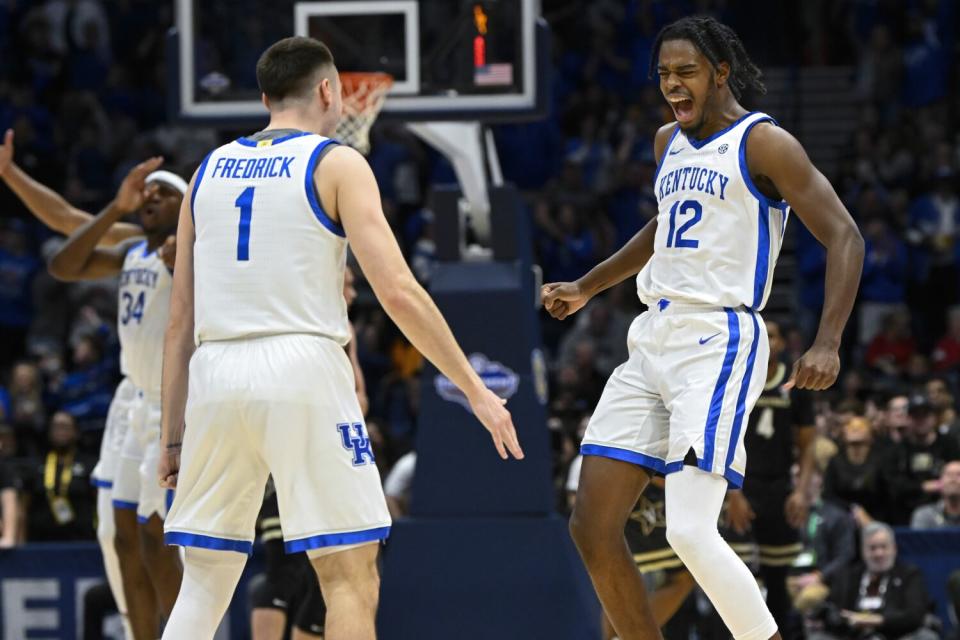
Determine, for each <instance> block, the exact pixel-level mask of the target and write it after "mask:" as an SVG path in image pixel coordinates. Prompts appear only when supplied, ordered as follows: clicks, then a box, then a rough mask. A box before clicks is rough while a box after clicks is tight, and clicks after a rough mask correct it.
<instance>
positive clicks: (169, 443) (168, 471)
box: [157, 173, 197, 489]
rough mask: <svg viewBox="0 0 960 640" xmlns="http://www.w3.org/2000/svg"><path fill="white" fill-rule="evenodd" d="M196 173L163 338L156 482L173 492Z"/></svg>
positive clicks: (187, 350) (183, 401)
mask: <svg viewBox="0 0 960 640" xmlns="http://www.w3.org/2000/svg"><path fill="white" fill-rule="evenodd" d="M196 179H197V175H196V173H194V175H193V178H191V179H190V186H189V187H188V189H187V195H186V196H185V197H184V198H183V202H182V203H181V204H180V219H179V221H178V222H177V258H176V266H175V267H174V269H173V288H172V289H171V292H170V319H169V320H167V331H166V333H165V334H164V336H163V373H162V375H161V382H160V462H159V464H158V467H157V480H158V481H159V483H160V486H161V487H165V488H167V489H175V488H176V486H177V474H178V473H179V472H180V449H181V446H182V444H183V430H184V418H183V416H184V413H185V411H186V408H187V375H188V372H189V364H190V357H191V356H192V355H193V351H194V349H195V348H196V346H195V345H194V341H193V242H194V240H195V239H196V234H195V233H194V228H193V216H192V215H191V205H190V196H189V194H191V193H193V183H194V181H195V180H196Z"/></svg>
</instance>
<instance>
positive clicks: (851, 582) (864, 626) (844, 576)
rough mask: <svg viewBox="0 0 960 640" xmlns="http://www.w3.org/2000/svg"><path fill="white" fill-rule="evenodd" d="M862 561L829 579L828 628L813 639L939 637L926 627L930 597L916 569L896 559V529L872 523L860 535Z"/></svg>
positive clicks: (923, 639) (922, 639)
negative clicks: (894, 531)
mask: <svg viewBox="0 0 960 640" xmlns="http://www.w3.org/2000/svg"><path fill="white" fill-rule="evenodd" d="M860 551H861V554H862V556H863V563H862V564H861V563H857V564H855V565H853V566H851V567H848V568H845V569H843V570H841V571H838V572H837V573H835V574H834V575H833V577H832V578H831V580H830V581H829V582H828V583H827V585H828V587H829V588H830V595H829V596H828V598H827V606H826V607H824V608H823V609H822V610H821V616H822V618H821V619H822V621H823V625H824V628H825V629H824V631H823V632H819V633H813V634H811V635H810V636H809V637H810V638H811V640H823V639H827V638H866V637H872V636H878V637H880V638H890V639H891V640H892V639H894V638H904V637H905V636H909V637H910V638H911V639H912V640H927V639H930V640H936V639H937V638H938V636H937V634H936V633H935V632H934V631H932V630H930V629H925V628H924V626H923V625H924V620H925V618H926V614H927V608H928V606H929V603H930V597H929V595H928V594H927V588H926V585H925V584H924V581H923V574H922V573H920V569H918V568H917V567H915V566H913V565H910V564H906V563H901V562H897V544H896V539H895V537H894V534H893V529H891V528H890V526H889V525H886V524H883V523H881V522H873V523H871V524H869V525H867V526H866V527H864V529H863V533H862V535H861V548H860Z"/></svg>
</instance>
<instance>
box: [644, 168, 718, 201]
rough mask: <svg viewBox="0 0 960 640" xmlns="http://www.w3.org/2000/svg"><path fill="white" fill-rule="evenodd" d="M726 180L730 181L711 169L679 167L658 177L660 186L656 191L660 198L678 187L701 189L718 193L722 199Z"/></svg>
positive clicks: (714, 193) (710, 192)
mask: <svg viewBox="0 0 960 640" xmlns="http://www.w3.org/2000/svg"><path fill="white" fill-rule="evenodd" d="M728 182H730V178H728V177H727V176H725V175H723V174H722V173H720V172H719V171H714V170H713V169H706V168H704V167H681V168H679V169H674V170H673V171H671V172H670V173H668V174H667V175H665V176H663V177H662V178H660V186H659V188H658V189H657V191H658V192H659V195H660V199H661V200H663V198H664V197H665V196H668V195H670V194H671V193H673V192H675V191H677V190H679V189H689V190H695V191H702V192H703V193H709V194H710V195H712V196H714V195H718V194H719V196H720V199H721V200H724V199H725V198H724V192H725V191H726V190H727V183H728Z"/></svg>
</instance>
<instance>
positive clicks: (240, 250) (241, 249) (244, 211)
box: [233, 187, 256, 261]
mask: <svg viewBox="0 0 960 640" xmlns="http://www.w3.org/2000/svg"><path fill="white" fill-rule="evenodd" d="M255 188H256V187H247V188H246V189H244V190H243V193H241V194H240V196H239V197H238V198H237V201H236V202H234V203H233V204H234V206H237V207H240V233H239V234H238V236H237V260H240V261H246V260H249V259H250V219H251V218H253V190H254V189H255Z"/></svg>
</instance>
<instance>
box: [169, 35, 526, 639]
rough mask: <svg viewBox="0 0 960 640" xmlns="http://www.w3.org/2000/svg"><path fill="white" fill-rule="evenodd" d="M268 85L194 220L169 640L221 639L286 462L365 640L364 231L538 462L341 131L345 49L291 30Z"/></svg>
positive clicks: (469, 388)
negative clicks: (359, 323)
mask: <svg viewBox="0 0 960 640" xmlns="http://www.w3.org/2000/svg"><path fill="white" fill-rule="evenodd" d="M257 80H258V83H259V85H260V89H261V91H262V94H263V103H264V105H265V106H266V107H267V109H268V110H269V112H270V123H269V126H268V127H267V128H266V129H265V130H263V131H261V132H259V133H256V134H254V135H252V136H250V137H247V138H240V139H239V140H236V141H235V142H231V143H229V144H227V145H224V146H222V147H220V148H218V149H215V150H214V151H213V152H211V154H210V155H209V156H208V157H207V158H206V159H205V160H204V161H203V163H202V164H201V166H200V168H199V169H198V170H197V172H196V174H195V176H194V178H193V185H192V187H191V189H192V191H191V197H190V198H189V199H188V200H185V202H184V206H183V207H182V208H181V212H180V226H179V230H178V235H177V266H176V270H175V271H174V287H173V306H172V307H171V315H170V324H169V327H168V329H167V334H166V346H165V352H164V359H163V366H164V372H163V440H162V442H163V446H164V450H165V451H166V453H167V455H166V456H164V458H162V460H161V464H160V467H159V468H158V475H159V477H160V480H161V482H163V483H164V485H165V486H170V487H172V486H176V487H177V492H176V497H175V499H174V502H173V507H172V508H171V511H170V516H169V518H168V520H167V523H166V535H167V540H168V542H170V543H173V544H179V545H183V546H185V547H186V550H185V567H184V580H183V586H182V588H181V590H180V595H179V597H178V598H177V603H176V606H175V607H174V610H173V616H172V617H171V619H170V622H169V623H168V624H167V627H166V630H165V631H164V638H169V639H172V638H177V639H179V638H197V639H201V640H202V639H204V638H211V637H213V633H214V630H215V629H216V626H217V623H218V622H219V620H220V618H221V617H222V616H223V614H224V612H225V611H226V609H227V606H228V605H229V603H230V597H231V595H232V594H233V590H234V588H235V587H236V584H237V581H238V580H239V578H240V573H241V571H242V570H243V566H244V564H245V562H246V555H247V554H248V553H249V552H250V548H251V546H252V541H253V535H254V521H255V520H256V517H257V511H258V509H259V507H260V503H261V501H262V500H263V491H264V485H265V483H266V479H267V475H268V474H270V475H272V476H273V480H274V485H275V487H276V492H277V502H278V506H279V508H280V520H281V523H282V527H283V536H284V540H285V545H286V550H287V552H297V551H306V552H307V554H308V556H309V557H310V559H311V562H312V564H313V566H314V569H315V571H316V573H317V576H318V578H319V583H320V587H321V589H322V591H323V598H324V600H325V601H326V603H327V619H326V629H325V635H326V637H327V638H329V639H330V640H344V639H347V638H349V639H350V640H365V639H368V638H373V637H375V632H374V617H375V612H376V604H377V595H378V589H379V577H378V575H377V566H376V558H377V553H378V550H379V542H380V541H382V540H383V539H384V538H386V537H387V535H388V533H389V529H390V516H389V513H388V511H387V505H386V501H385V499H384V496H383V490H382V488H381V486H380V475H379V473H378V471H377V467H376V465H375V464H374V463H373V452H372V450H371V448H370V439H369V437H368V436H367V434H366V428H365V425H364V421H363V416H362V414H361V411H360V405H359V402H358V401H357V394H356V393H355V392H354V379H353V372H352V370H351V367H350V361H349V359H348V358H347V355H346V353H345V352H344V350H343V345H345V344H346V343H347V342H348V341H349V340H350V326H349V322H348V320H347V314H346V303H345V301H344V298H343V293H342V287H343V278H344V274H343V270H344V262H345V259H346V252H347V241H348V240H349V241H350V244H351V246H352V248H353V252H354V254H355V255H356V257H357V260H358V262H359V263H360V267H361V268H362V269H363V272H364V274H365V275H366V277H367V280H368V281H369V282H370V284H371V285H372V287H373V290H374V293H375V294H376V295H377V298H378V299H379V300H380V302H381V303H382V305H383V307H384V309H385V310H386V312H387V313H388V314H389V315H390V316H391V318H392V319H393V320H394V322H396V324H397V326H398V327H400V329H401V330H402V331H403V332H404V334H406V336H407V337H408V338H409V339H410V341H411V342H412V343H413V345H414V346H415V347H416V348H417V349H418V350H419V351H420V352H421V353H423V354H424V356H426V357H427V358H429V359H430V360H431V361H432V362H434V363H435V364H436V366H437V368H438V369H440V371H442V372H443V373H444V375H446V376H448V377H449V378H450V379H451V380H453V381H454V383H455V384H456V385H457V386H458V387H459V388H460V389H462V390H463V392H464V393H465V394H466V396H467V398H468V399H469V401H470V406H471V407H472V409H473V413H474V414H475V415H476V416H477V418H478V419H479V420H480V422H481V423H482V424H483V426H484V427H486V428H487V429H488V430H489V431H490V433H491V436H492V438H493V442H494V445H495V447H496V449H497V451H498V452H499V454H500V456H501V457H503V458H504V459H506V458H507V455H508V454H507V451H509V452H510V453H511V454H513V455H514V456H515V457H522V455H523V454H522V452H521V450H520V446H519V444H518V442H517V438H516V432H515V430H514V427H513V422H512V420H511V418H510V414H509V412H508V411H507V410H506V408H505V407H504V406H503V404H504V401H503V400H501V399H500V398H499V397H497V396H496V395H495V394H494V393H493V392H491V391H490V390H488V389H487V388H486V387H485V386H484V384H483V382H482V381H481V380H480V378H479V376H478V375H477V374H476V373H475V372H474V370H473V369H472V368H471V366H470V364H469V362H468V361H467V359H466V357H465V356H464V355H463V352H462V351H461V350H460V348H459V346H458V345H457V342H456V341H455V339H454V337H453V335H452V334H451V332H450V329H449V328H448V326H447V324H446V322H445V321H444V319H443V317H442V316H441V315H440V313H439V311H438V310H437V308H436V306H435V305H434V304H433V301H432V300H431V299H430V297H429V296H428V295H427V293H426V292H425V291H424V290H423V288H422V287H420V285H418V284H417V282H416V280H415V278H414V277H413V275H412V273H411V272H410V269H409V268H408V267H407V264H406V262H405V261H404V258H403V255H402V254H401V253H400V249H399V247H398V246H397V243H396V240H395V239H394V236H393V233H392V231H391V230H390V227H389V225H388V224H387V221H386V219H385V218H384V215H383V211H382V208H381V202H380V193H379V189H378V188H377V183H376V180H375V179H374V177H373V172H372V171H371V170H370V167H369V165H368V164H367V163H366V160H365V159H364V158H363V156H361V155H360V154H359V153H357V152H356V151H354V150H353V149H351V148H349V147H345V146H342V145H338V144H337V143H335V142H334V141H333V140H331V139H330V138H329V137H328V136H330V135H332V134H333V132H334V131H335V130H336V125H337V121H338V119H339V118H340V112H341V104H342V103H341V94H340V91H341V85H340V80H339V76H338V73H337V70H336V67H335V66H334V63H333V56H332V55H331V53H330V50H329V49H327V47H326V46H325V45H323V44H322V43H320V42H318V41H316V40H312V39H310V38H302V37H294V38H286V39H284V40H281V41H279V42H277V43H276V44H274V45H272V46H271V47H270V48H269V49H267V50H266V51H265V52H264V53H263V55H262V56H261V58H260V60H259V61H258V63H257ZM188 362H189V376H188Z"/></svg>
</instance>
